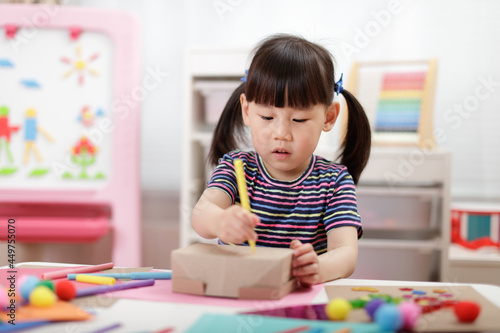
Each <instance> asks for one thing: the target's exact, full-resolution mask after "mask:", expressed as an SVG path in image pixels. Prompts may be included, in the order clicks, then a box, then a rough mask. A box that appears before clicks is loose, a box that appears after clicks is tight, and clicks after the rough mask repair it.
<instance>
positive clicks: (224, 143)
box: [207, 82, 246, 166]
mask: <svg viewBox="0 0 500 333" xmlns="http://www.w3.org/2000/svg"><path fill="white" fill-rule="evenodd" d="M245 86H246V83H245V82H243V83H242V84H240V85H239V86H238V88H236V90H235V91H234V92H233V93H232V95H231V97H229V100H228V101H227V103H226V106H225V107H224V110H222V114H221V115H220V118H219V122H218V123H217V126H216V127H215V131H214V134H213V138H212V144H211V146H210V151H209V153H208V157H207V159H208V163H210V164H211V165H213V166H216V165H217V164H219V159H220V158H221V157H222V156H224V154H226V153H229V152H230V151H232V150H234V149H236V148H238V146H237V144H238V142H242V141H244V138H245V132H244V128H245V126H244V123H243V116H242V115H241V103H240V96H241V94H243V93H244V92H245Z"/></svg>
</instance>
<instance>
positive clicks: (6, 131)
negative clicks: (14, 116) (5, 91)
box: [0, 106, 19, 175]
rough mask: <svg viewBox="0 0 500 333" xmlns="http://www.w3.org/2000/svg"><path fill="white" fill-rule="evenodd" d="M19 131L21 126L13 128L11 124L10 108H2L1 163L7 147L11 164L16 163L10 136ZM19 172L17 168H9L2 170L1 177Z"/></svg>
mask: <svg viewBox="0 0 500 333" xmlns="http://www.w3.org/2000/svg"><path fill="white" fill-rule="evenodd" d="M18 130H19V126H11V125H10V124H9V108H8V107H6V106H1V107H0V161H1V158H2V148H3V147H5V151H6V152H7V158H8V160H9V163H10V164H12V163H14V158H13V157H12V152H11V151H10V135H11V134H12V133H15V132H17V131H18ZM16 170H17V168H15V167H7V168H1V169H0V175H10V174H12V173H14V172H15V171H16Z"/></svg>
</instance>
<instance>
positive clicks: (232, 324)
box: [186, 314, 393, 333]
mask: <svg viewBox="0 0 500 333" xmlns="http://www.w3.org/2000/svg"><path fill="white" fill-rule="evenodd" d="M304 325H307V326H309V330H320V329H322V330H323V331H325V332H335V331H336V330H340V329H342V328H350V329H351V331H352V332H356V333H382V332H383V333H391V332H393V331H382V330H381V329H380V326H379V325H377V324H376V323H351V322H333V321H324V320H322V321H317V320H304V319H291V318H278V317H268V316H256V315H236V314H235V315H227V314H204V315H203V316H202V317H201V318H200V319H198V321H197V322H196V323H194V324H193V325H192V326H191V327H190V328H189V329H188V330H187V331H186V332H188V333H204V332H206V333H213V332H217V333H234V332H245V333H276V332H280V331H283V330H287V329H292V328H296V327H300V326H304Z"/></svg>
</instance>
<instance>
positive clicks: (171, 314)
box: [2, 262, 500, 333]
mask: <svg viewBox="0 0 500 333" xmlns="http://www.w3.org/2000/svg"><path fill="white" fill-rule="evenodd" d="M23 264H24V265H47V266H54V265H57V266H61V267H65V266H76V265H67V264H55V263H40V262H30V263H23ZM23 264H19V265H17V267H19V268H20V267H22V265H23ZM2 269H6V268H5V267H3V268H2ZM328 285H346V286H398V285H400V286H406V287H408V286H410V287H411V286H436V287H439V286H443V285H448V286H449V285H450V284H449V283H440V282H421V281H418V282H417V281H412V282H409V281H389V280H361V279H341V280H336V281H332V282H329V283H328ZM456 285H457V286H458V285H470V286H472V287H473V288H474V289H476V290H477V291H478V292H479V293H480V294H482V295H483V296H484V297H486V298H487V299H489V300H490V301H491V302H492V303H494V304H495V305H497V306H499V307H500V286H494V285H486V284H456ZM326 302H328V297H327V295H326V292H325V290H324V289H323V290H321V291H320V292H319V293H318V294H317V295H316V297H315V298H314V300H313V302H312V303H313V304H319V303H326ZM279 306H286V304H285V305H283V303H280V304H279ZM91 310H94V311H95V317H94V319H93V320H91V321H86V322H66V323H58V324H50V325H44V326H40V327H38V328H36V329H33V330H28V331H26V332H37V333H38V332H40V333H86V332H93V331H95V330H98V329H102V328H104V327H106V326H110V325H113V324H116V323H117V322H119V323H121V324H122V327H121V328H119V329H115V330H112V331H111V332H110V333H132V332H156V331H159V330H161V329H165V328H166V327H174V328H175V330H174V332H175V333H177V332H184V331H185V330H186V329H188V328H189V327H190V326H191V325H192V324H193V323H194V322H195V321H196V320H197V319H198V318H199V317H200V316H201V315H203V314H204V313H209V312H210V313H226V314H229V313H237V312H243V311H246V310H252V309H251V308H248V309H245V308H227V307H219V306H212V305H208V304H207V305H193V304H179V303H164V302H152V301H141V300H132V299H120V300H118V301H117V302H116V303H115V304H113V305H112V306H111V307H108V308H95V309H91ZM23 333H24V331H23Z"/></svg>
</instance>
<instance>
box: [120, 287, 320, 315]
mask: <svg viewBox="0 0 500 333" xmlns="http://www.w3.org/2000/svg"><path fill="white" fill-rule="evenodd" d="M323 288H324V285H323V284H318V285H315V286H312V287H311V288H308V289H300V290H295V291H293V292H292V293H290V294H288V295H286V296H285V297H283V298H282V299H280V300H274V301H272V300H247V299H234V298H223V297H210V296H198V295H189V294H181V293H174V292H172V281H171V280H157V281H156V282H155V285H154V286H153V287H152V288H147V289H143V290H141V289H140V288H138V289H129V290H123V291H117V292H113V293H112V294H111V293H110V295H112V296H113V297H123V298H132V299H141V300H148V301H159V302H169V303H185V304H199V305H214V306H224V307H238V308H252V309H258V310H264V309H272V308H276V307H279V306H290V305H301V304H310V303H311V301H312V300H313V299H314V297H315V296H316V295H317V294H318V293H319V292H320V291H321V290H322V289H323Z"/></svg>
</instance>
